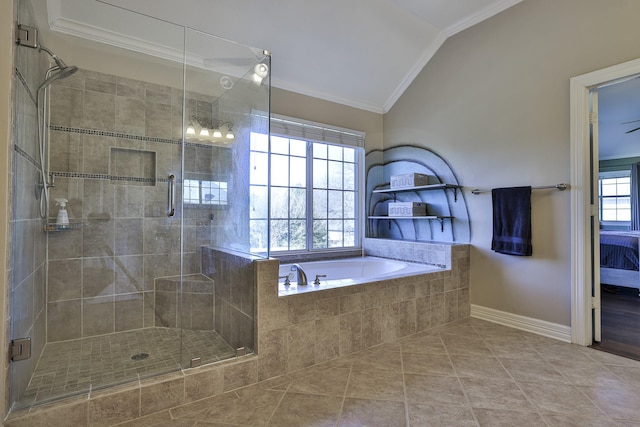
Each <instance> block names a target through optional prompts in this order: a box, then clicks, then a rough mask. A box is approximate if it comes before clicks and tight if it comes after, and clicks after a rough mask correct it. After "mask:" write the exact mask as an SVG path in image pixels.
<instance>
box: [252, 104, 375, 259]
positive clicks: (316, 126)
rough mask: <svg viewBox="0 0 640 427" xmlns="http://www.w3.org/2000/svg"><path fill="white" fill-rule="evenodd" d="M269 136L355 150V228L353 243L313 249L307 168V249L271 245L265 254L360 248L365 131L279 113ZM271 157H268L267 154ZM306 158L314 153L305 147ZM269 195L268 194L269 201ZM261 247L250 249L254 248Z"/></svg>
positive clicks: (311, 195)
mask: <svg viewBox="0 0 640 427" xmlns="http://www.w3.org/2000/svg"><path fill="white" fill-rule="evenodd" d="M269 123H270V131H269V135H270V136H281V137H284V138H290V139H299V140H304V141H306V142H307V143H311V145H312V144H313V143H314V142H317V143H324V144H328V145H337V146H343V147H348V148H354V149H355V165H356V172H355V174H356V176H355V180H356V189H355V192H356V195H355V198H356V200H355V201H354V204H355V210H356V213H355V227H354V234H355V236H354V245H353V246H349V247H336V248H319V249H314V248H313V204H312V197H313V190H314V189H313V187H312V186H311V183H312V178H313V175H312V174H313V170H312V169H309V168H308V169H307V177H306V183H307V187H306V189H307V208H308V209H307V213H306V220H307V239H306V249H303V250H289V251H275V250H274V251H272V250H271V247H269V248H267V251H268V253H270V254H271V253H274V254H277V255H279V256H281V255H288V254H319V253H335V252H340V251H353V250H359V249H361V248H362V240H363V238H364V231H365V221H366V218H365V209H364V205H365V194H364V192H365V151H364V142H365V136H366V134H365V133H364V132H360V131H356V130H352V129H347V128H341V127H336V126H331V125H325V124H321V123H317V122H311V121H308V120H303V119H297V118H293V117H288V116H282V115H277V114H274V115H271V117H270V122H269ZM269 158H270V157H269ZM307 161H310V162H313V152H312V150H308V152H307ZM269 179H270V178H269ZM267 185H268V188H269V193H270V191H271V183H270V182H269V183H268V184H267ZM270 199H271V197H270V196H269V200H270ZM270 211H271V209H270V207H269V208H268V212H269V216H268V218H267V224H268V225H267V228H268V229H270V221H271V217H270ZM268 240H269V246H271V241H270V240H271V239H270V237H269V239H268ZM257 249H261V248H252V250H257Z"/></svg>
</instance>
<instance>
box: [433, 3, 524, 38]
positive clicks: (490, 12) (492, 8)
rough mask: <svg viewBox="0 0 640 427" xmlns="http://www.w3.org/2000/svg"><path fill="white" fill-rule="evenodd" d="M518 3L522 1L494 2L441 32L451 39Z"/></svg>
mask: <svg viewBox="0 0 640 427" xmlns="http://www.w3.org/2000/svg"><path fill="white" fill-rule="evenodd" d="M520 2H522V0H502V1H497V2H494V3H492V4H490V5H489V6H487V7H485V8H484V9H481V10H479V11H478V12H476V13H474V14H473V15H471V16H469V17H467V18H465V19H463V20H461V21H458V22H456V23H455V24H453V25H451V26H449V27H447V28H445V29H444V30H443V32H444V34H445V35H446V36H447V37H451V36H452V35H454V34H457V33H459V32H460V31H464V30H466V29H467V28H469V27H473V26H474V25H476V24H479V23H480V22H482V21H484V20H486V19H489V18H491V17H492V16H494V15H497V14H498V13H500V12H502V11H504V10H506V9H509V8H510V7H512V6H515V5H516V4H518V3H520Z"/></svg>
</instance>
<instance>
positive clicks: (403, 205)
mask: <svg viewBox="0 0 640 427" xmlns="http://www.w3.org/2000/svg"><path fill="white" fill-rule="evenodd" d="M426 215H427V204H426V203H418V202H390V203H389V216H426Z"/></svg>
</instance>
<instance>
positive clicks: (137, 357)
mask: <svg viewBox="0 0 640 427" xmlns="http://www.w3.org/2000/svg"><path fill="white" fill-rule="evenodd" d="M147 357H149V353H138V354H134V355H133V356H131V360H144V359H146V358H147Z"/></svg>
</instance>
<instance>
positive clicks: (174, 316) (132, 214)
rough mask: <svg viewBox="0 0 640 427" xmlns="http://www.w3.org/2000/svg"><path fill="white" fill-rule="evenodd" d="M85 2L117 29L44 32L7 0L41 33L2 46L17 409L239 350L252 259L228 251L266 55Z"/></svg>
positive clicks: (248, 321) (242, 220)
mask: <svg viewBox="0 0 640 427" xmlns="http://www.w3.org/2000/svg"><path fill="white" fill-rule="evenodd" d="M95 3H97V6H96V7H98V8H100V9H101V12H103V13H104V14H106V15H107V16H113V17H115V18H117V19H115V18H114V25H115V26H116V27H114V28H111V29H110V30H111V31H113V32H117V33H118V34H121V35H126V37H124V36H123V37H122V38H121V39H119V40H117V42H116V41H114V42H113V43H104V42H103V43H101V42H97V41H94V40H90V39H87V38H82V37H78V36H72V35H68V34H61V33H57V32H55V31H49V30H48V25H47V22H45V21H42V22H41V21H39V19H42V18H39V17H43V16H45V17H46V16H47V11H46V10H40V8H44V7H45V2H41V1H29V0H19V1H18V20H17V21H18V24H19V25H20V31H19V33H22V34H27V32H30V33H29V34H30V35H29V37H28V38H29V41H32V40H33V38H34V37H35V34H36V33H35V32H36V31H37V41H36V43H35V44H34V45H28V44H27V43H25V42H24V40H23V41H22V42H18V43H17V44H16V47H15V50H14V52H15V55H14V59H15V84H14V87H15V101H14V106H15V108H14V112H15V113H14V114H15V128H14V136H13V144H14V150H13V151H14V160H13V169H12V177H13V189H12V197H13V201H12V219H11V224H12V240H11V242H12V244H11V307H10V317H11V319H10V327H11V338H12V340H13V344H14V351H13V361H12V362H11V364H10V404H11V405H12V407H13V409H16V408H23V407H27V406H30V405H33V404H39V403H43V402H47V401H51V400H55V399H59V398H61V397H64V396H69V395H75V394H80V393H86V392H88V391H89V390H96V389H99V388H103V387H109V386H112V385H115V384H120V383H125V382H129V381H135V380H138V379H140V378H144V377H149V376H155V375H158V374H161V373H165V372H170V371H174V370H179V369H183V368H189V367H191V366H198V365H200V364H205V363H211V362H215V361H219V360H224V359H228V358H231V357H235V356H236V354H238V350H240V352H245V351H246V352H251V351H252V350H253V335H254V326H253V325H254V304H253V299H254V293H253V283H252V277H253V276H252V274H250V272H248V270H246V269H248V268H250V263H247V264H238V263H235V264H234V263H231V262H229V261H228V260H227V259H226V258H225V256H224V255H225V254H248V255H250V256H255V255H252V254H250V252H251V250H250V244H249V167H248V165H249V139H250V138H249V136H250V133H251V132H260V133H268V126H269V124H268V117H269V96H270V66H271V64H270V56H269V54H268V52H265V51H262V50H259V49H255V48H250V47H247V46H243V45H240V44H237V43H233V42H229V41H226V40H222V39H219V38H216V37H213V36H211V35H209V34H205V33H202V32H198V31H195V30H192V29H189V28H185V27H182V26H179V25H174V24H171V23H168V22H164V21H159V20H154V19H152V18H149V17H147V16H143V15H138V14H135V13H132V12H129V11H126V10H123V9H118V8H115V7H112V6H109V5H106V4H102V3H99V2H95ZM141 28H144V32H143V33H138V34H136V33H135V32H134V33H131V32H130V31H140V30H139V29H141ZM128 31H129V32H128ZM127 37H129V38H127ZM54 52H55V53H54ZM62 58H64V60H62ZM61 210H64V211H66V212H61ZM65 213H66V215H65ZM250 256H249V258H250Z"/></svg>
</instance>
